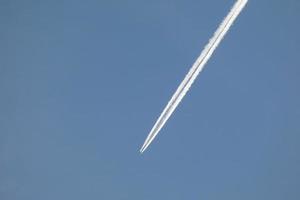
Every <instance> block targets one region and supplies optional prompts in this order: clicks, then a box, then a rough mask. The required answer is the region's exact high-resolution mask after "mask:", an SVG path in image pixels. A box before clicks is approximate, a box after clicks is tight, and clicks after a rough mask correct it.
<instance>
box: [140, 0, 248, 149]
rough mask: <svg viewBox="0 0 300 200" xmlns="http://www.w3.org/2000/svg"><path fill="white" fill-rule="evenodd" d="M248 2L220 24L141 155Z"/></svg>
mask: <svg viewBox="0 0 300 200" xmlns="http://www.w3.org/2000/svg"><path fill="white" fill-rule="evenodd" d="M247 1H248V0H237V1H236V3H235V4H234V6H233V7H232V9H231V10H230V12H229V13H228V15H227V16H226V18H225V19H224V20H223V22H222V23H221V24H220V26H219V27H218V29H217V30H216V32H215V33H214V35H213V37H212V38H211V39H210V40H209V42H208V44H207V45H206V46H205V48H204V49H203V51H202V52H201V54H200V56H199V57H198V58H197V60H196V62H195V63H194V64H193V66H192V67H191V69H190V71H189V72H188V74H187V75H186V76H185V78H184V79H183V81H182V82H181V83H180V85H179V86H178V88H177V90H176V92H175V93H174V94H173V96H172V98H171V100H170V101H169V102H168V104H167V106H166V107H165V109H164V110H163V112H162V113H161V115H160V116H159V118H158V120H157V121H156V123H155V124H154V126H153V128H152V129H151V131H150V133H149V135H148V137H147V138H146V140H145V142H144V144H143V146H142V148H141V149H140V152H141V153H143V152H144V151H145V150H146V148H147V147H148V146H149V145H150V143H151V142H152V141H153V139H154V138H155V136H156V135H157V134H158V132H159V131H160V130H161V128H162V127H163V126H164V124H165V123H166V122H167V120H168V119H169V117H170V116H171V115H172V113H173V112H174V110H175V109H176V107H177V106H178V104H179V103H180V101H181V100H182V99H183V97H184V96H185V94H186V93H187V91H188V90H189V88H190V87H191V85H192V84H193V82H194V81H195V79H196V78H197V76H198V75H199V73H200V72H201V70H202V69H203V67H204V65H205V64H206V62H207V61H208V60H209V58H210V57H211V55H212V53H213V52H214V50H215V49H216V48H217V46H218V45H219V44H220V42H221V40H222V39H223V37H224V36H225V34H226V33H227V31H228V30H229V28H230V26H231V25H232V24H233V22H234V20H235V19H236V18H237V16H238V15H239V14H240V12H241V11H242V9H243V8H244V6H245V5H246V3H247Z"/></svg>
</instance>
